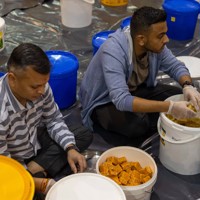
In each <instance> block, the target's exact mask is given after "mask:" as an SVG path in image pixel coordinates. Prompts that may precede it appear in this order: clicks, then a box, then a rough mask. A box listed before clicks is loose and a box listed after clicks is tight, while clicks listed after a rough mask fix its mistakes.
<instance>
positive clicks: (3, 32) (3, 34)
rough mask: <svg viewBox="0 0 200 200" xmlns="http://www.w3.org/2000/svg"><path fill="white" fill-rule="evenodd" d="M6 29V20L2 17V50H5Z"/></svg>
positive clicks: (0, 32)
mask: <svg viewBox="0 0 200 200" xmlns="http://www.w3.org/2000/svg"><path fill="white" fill-rule="evenodd" d="M5 31H6V25H5V20H4V19H3V18H1V17H0V52H1V51H3V50H4V48H5V41H4V38H5Z"/></svg>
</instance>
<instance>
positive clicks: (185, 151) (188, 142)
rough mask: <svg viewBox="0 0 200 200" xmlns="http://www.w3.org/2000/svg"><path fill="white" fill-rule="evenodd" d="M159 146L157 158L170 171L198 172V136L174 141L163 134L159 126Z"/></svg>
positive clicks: (179, 172) (199, 150)
mask: <svg viewBox="0 0 200 200" xmlns="http://www.w3.org/2000/svg"><path fill="white" fill-rule="evenodd" d="M159 125H160V120H158V132H159V134H160V148H159V159H160V161H161V163H162V164H163V165H164V166H165V167H166V168H167V169H169V170H170V171H172V172H175V173H177V174H182V175H195V174H199V173H200V156H199V152H200V137H199V136H196V137H195V136H193V137H192V138H190V139H185V140H181V141H175V140H173V139H171V138H170V137H168V136H163V134H162V133H161V131H160V130H161V129H160V127H159Z"/></svg>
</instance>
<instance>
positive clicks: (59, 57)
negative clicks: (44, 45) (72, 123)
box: [46, 51, 79, 109]
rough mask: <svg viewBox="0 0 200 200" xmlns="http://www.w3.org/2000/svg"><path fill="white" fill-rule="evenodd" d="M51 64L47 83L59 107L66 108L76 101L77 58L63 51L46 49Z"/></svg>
mask: <svg viewBox="0 0 200 200" xmlns="http://www.w3.org/2000/svg"><path fill="white" fill-rule="evenodd" d="M46 54H47V56H48V58H49V60H50V62H51V64H52V70H51V73H50V79H49V84H50V86H51V88H52V91H53V95H54V98H55V101H56V103H57V104H58V107H59V108H60V109H66V108H68V107H70V106H71V105H72V104H74V103H75V102H76V87H77V70H78V67H79V62H78V59H77V58H76V56H75V55H73V54H72V53H69V52H64V51H46Z"/></svg>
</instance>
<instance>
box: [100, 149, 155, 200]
mask: <svg viewBox="0 0 200 200" xmlns="http://www.w3.org/2000/svg"><path fill="white" fill-rule="evenodd" d="M110 156H116V157H123V156H125V157H126V158H127V160H128V161H136V162H137V161H138V162H139V163H140V164H141V166H142V167H145V166H149V167H151V169H152V170H153V176H152V178H151V179H150V180H149V181H147V182H146V183H144V184H141V185H138V186H121V188H122V189H123V191H124V193H125V195H126V199H127V200H150V198H151V193H152V188H153V186H154V184H155V183H156V180H157V165H156V163H155V161H154V159H153V158H152V157H151V156H150V155H149V154H148V153H146V152H145V151H143V150H141V149H138V148H135V147H128V146H121V147H114V148H111V149H109V150H107V151H105V152H104V153H103V154H102V155H101V156H100V157H99V159H98V160H97V163H96V171H97V173H99V174H100V172H99V166H100V165H101V164H102V163H103V162H105V161H106V158H108V157H110Z"/></svg>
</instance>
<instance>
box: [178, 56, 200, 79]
mask: <svg viewBox="0 0 200 200" xmlns="http://www.w3.org/2000/svg"><path fill="white" fill-rule="evenodd" d="M177 59H178V60H180V61H181V62H183V63H185V65H186V67H187V68H188V70H189V72H190V74H191V77H192V78H200V58H197V57H193V56H178V57H177Z"/></svg>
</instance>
